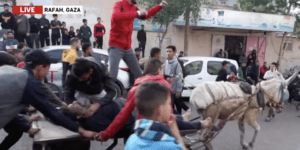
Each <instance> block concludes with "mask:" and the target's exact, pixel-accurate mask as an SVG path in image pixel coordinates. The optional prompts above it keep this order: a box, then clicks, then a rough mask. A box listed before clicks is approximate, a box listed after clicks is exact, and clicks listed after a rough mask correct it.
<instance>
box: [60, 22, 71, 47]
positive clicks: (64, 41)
mask: <svg viewBox="0 0 300 150" xmlns="http://www.w3.org/2000/svg"><path fill="white" fill-rule="evenodd" d="M61 35H62V37H61V38H62V45H70V36H69V32H68V29H67V27H66V22H62V28H61Z"/></svg>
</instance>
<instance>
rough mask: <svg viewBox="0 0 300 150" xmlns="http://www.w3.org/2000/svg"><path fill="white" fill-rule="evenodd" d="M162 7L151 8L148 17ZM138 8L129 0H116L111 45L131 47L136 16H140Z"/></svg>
mask: <svg viewBox="0 0 300 150" xmlns="http://www.w3.org/2000/svg"><path fill="white" fill-rule="evenodd" d="M161 9H162V7H161V6H160V5H157V6H155V7H153V8H151V9H150V10H148V15H147V16H146V19H148V18H150V17H152V16H153V15H155V14H156V13H157V12H159V11H160V10H161ZM137 10H138V8H137V7H136V6H134V5H131V4H130V3H129V2H128V1H127V0H122V1H119V2H116V3H115V4H114V5H113V9H112V16H111V30H110V37H109V46H114V47H118V48H120V49H123V50H129V49H131V36H132V31H133V22H134V19H135V18H138V17H139V15H138V13H137Z"/></svg>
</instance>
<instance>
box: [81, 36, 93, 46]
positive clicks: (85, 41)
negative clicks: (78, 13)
mask: <svg viewBox="0 0 300 150" xmlns="http://www.w3.org/2000/svg"><path fill="white" fill-rule="evenodd" d="M85 43H87V44H91V41H90V39H85V38H82V39H81V45H83V44H85ZM91 45H92V44H91Z"/></svg>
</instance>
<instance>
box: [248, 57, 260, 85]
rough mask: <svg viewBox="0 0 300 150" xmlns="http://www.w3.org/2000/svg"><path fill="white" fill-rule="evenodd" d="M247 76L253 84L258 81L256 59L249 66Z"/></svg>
mask: <svg viewBox="0 0 300 150" xmlns="http://www.w3.org/2000/svg"><path fill="white" fill-rule="evenodd" d="M249 76H250V78H251V79H252V80H253V81H254V85H256V84H257V83H258V76H259V64H258V61H256V63H255V64H253V65H252V66H251V67H250V72H249Z"/></svg>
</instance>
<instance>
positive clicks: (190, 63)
mask: <svg viewBox="0 0 300 150" xmlns="http://www.w3.org/2000/svg"><path fill="white" fill-rule="evenodd" d="M179 59H180V60H182V61H183V62H184V68H185V69H186V71H187V72H189V75H188V76H186V77H185V78H184V87H183V92H182V93H181V96H182V97H190V95H191V93H192V92H191V90H193V89H194V88H195V87H196V86H197V85H199V84H200V83H203V82H207V81H216V78H217V76H218V73H219V70H220V69H221V68H222V62H223V61H224V60H226V61H229V62H230V67H229V68H228V70H227V72H228V75H229V74H230V71H231V69H230V68H235V69H236V70H237V69H238V63H237V62H236V61H235V60H231V59H223V58H215V57H180V58H179Z"/></svg>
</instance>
